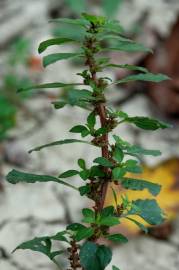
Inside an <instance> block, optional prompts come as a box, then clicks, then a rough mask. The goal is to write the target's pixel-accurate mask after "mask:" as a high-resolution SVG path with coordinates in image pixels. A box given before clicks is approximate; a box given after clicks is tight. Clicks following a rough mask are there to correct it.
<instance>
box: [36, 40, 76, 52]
mask: <svg viewBox="0 0 179 270" xmlns="http://www.w3.org/2000/svg"><path fill="white" fill-rule="evenodd" d="M72 41H74V40H72V39H69V38H52V39H48V40H45V41H43V42H41V43H40V45H39V48H38V52H39V53H42V52H44V51H45V50H46V49H47V48H48V47H50V46H52V45H60V44H64V43H67V42H72Z"/></svg>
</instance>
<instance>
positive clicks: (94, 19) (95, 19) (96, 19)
mask: <svg viewBox="0 0 179 270" xmlns="http://www.w3.org/2000/svg"><path fill="white" fill-rule="evenodd" d="M82 16H83V18H85V19H86V20H87V21H89V22H90V23H92V24H95V25H104V23H105V22H106V18H105V17H103V16H95V15H91V14H88V13H85V12H84V13H82Z"/></svg>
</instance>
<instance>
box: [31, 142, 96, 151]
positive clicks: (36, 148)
mask: <svg viewBox="0 0 179 270" xmlns="http://www.w3.org/2000/svg"><path fill="white" fill-rule="evenodd" d="M69 143H86V144H90V145H92V144H91V143H89V142H87V141H82V140H76V139H65V140H61V141H55V142H52V143H48V144H44V145H41V146H38V147H35V148H33V149H31V150H29V153H32V152H34V151H40V150H41V149H43V148H46V147H51V146H57V145H63V144H69Z"/></svg>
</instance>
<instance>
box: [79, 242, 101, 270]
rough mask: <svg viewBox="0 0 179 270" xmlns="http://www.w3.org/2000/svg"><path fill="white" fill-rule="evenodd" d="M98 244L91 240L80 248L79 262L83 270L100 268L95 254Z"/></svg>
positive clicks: (97, 269)
mask: <svg viewBox="0 0 179 270" xmlns="http://www.w3.org/2000/svg"><path fill="white" fill-rule="evenodd" d="M97 249H98V245H97V244H95V243H93V242H85V243H84V244H83V245H82V247H81V249H80V264H81V265H82V267H83V268H84V269H85V270H94V269H95V270H102V269H101V266H100V262H99V260H98V258H97V256H96V252H97Z"/></svg>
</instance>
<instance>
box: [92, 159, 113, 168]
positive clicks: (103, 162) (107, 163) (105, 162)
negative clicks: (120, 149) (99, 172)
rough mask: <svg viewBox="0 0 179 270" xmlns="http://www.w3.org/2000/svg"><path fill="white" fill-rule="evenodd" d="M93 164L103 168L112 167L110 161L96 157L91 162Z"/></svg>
mask: <svg viewBox="0 0 179 270" xmlns="http://www.w3.org/2000/svg"><path fill="white" fill-rule="evenodd" d="M93 162H94V163H98V164H99V165H101V166H103V167H108V168H112V167H113V166H114V165H113V163H112V162H111V161H109V160H108V159H107V158H104V157H98V158H95V159H94V160H93Z"/></svg>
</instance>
